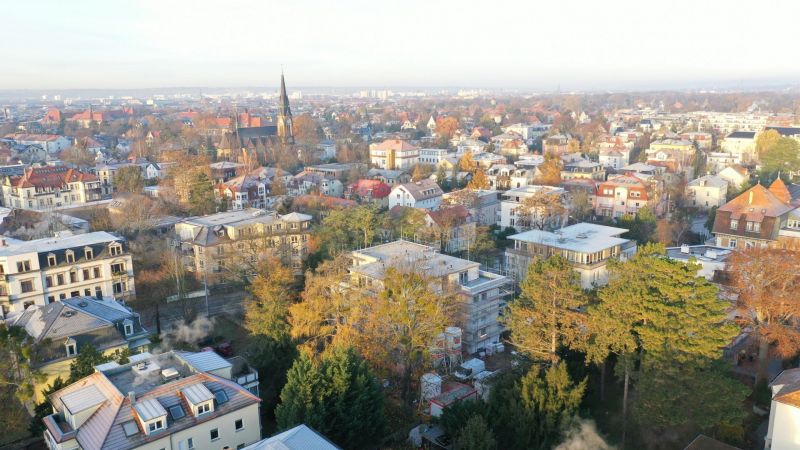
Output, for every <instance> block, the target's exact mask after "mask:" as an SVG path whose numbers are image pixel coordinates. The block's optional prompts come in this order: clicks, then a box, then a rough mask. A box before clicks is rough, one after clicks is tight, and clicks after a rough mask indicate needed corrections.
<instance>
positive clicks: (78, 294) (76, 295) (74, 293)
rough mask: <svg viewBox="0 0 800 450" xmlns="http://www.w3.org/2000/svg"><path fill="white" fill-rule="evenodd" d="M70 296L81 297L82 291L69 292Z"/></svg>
mask: <svg viewBox="0 0 800 450" xmlns="http://www.w3.org/2000/svg"><path fill="white" fill-rule="evenodd" d="M69 296H70V297H80V296H81V291H72V292H70V293H69Z"/></svg>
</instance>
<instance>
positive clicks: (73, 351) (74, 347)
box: [64, 338, 78, 356]
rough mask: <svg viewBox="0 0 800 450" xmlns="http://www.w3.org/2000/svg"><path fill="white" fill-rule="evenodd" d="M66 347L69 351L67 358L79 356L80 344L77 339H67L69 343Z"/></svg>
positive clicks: (66, 343)
mask: <svg viewBox="0 0 800 450" xmlns="http://www.w3.org/2000/svg"><path fill="white" fill-rule="evenodd" d="M64 346H65V347H66V349H67V356H75V355H77V354H78V343H77V342H76V341H75V339H73V338H69V339H67V342H65V343H64Z"/></svg>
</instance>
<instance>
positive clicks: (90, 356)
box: [69, 344, 112, 384]
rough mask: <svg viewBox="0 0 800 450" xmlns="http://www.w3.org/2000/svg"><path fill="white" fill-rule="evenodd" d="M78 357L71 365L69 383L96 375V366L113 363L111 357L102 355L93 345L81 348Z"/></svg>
mask: <svg viewBox="0 0 800 450" xmlns="http://www.w3.org/2000/svg"><path fill="white" fill-rule="evenodd" d="M79 350H80V351H79V352H78V356H76V357H75V359H73V360H72V362H71V363H70V365H69V383H70V384H71V383H74V382H76V381H78V380H80V379H81V378H83V377H87V376H89V375H91V374H93V373H94V366H96V365H98V364H103V363H107V362H109V361H111V359H112V358H111V357H110V356H108V355H104V354H102V353H100V352H99V351H98V350H97V349H96V348H94V346H93V345H92V344H85V345H83V346H81V348H80V349H79Z"/></svg>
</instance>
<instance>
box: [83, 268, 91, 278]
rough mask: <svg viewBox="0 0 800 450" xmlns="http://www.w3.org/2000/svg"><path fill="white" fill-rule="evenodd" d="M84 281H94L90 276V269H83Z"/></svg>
mask: <svg viewBox="0 0 800 450" xmlns="http://www.w3.org/2000/svg"><path fill="white" fill-rule="evenodd" d="M83 279H84V280H90V279H92V277H91V276H90V274H89V269H83Z"/></svg>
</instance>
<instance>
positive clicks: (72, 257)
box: [67, 250, 75, 263]
mask: <svg viewBox="0 0 800 450" xmlns="http://www.w3.org/2000/svg"><path fill="white" fill-rule="evenodd" d="M67 262H68V263H74V262H75V252H73V251H72V250H67Z"/></svg>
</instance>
